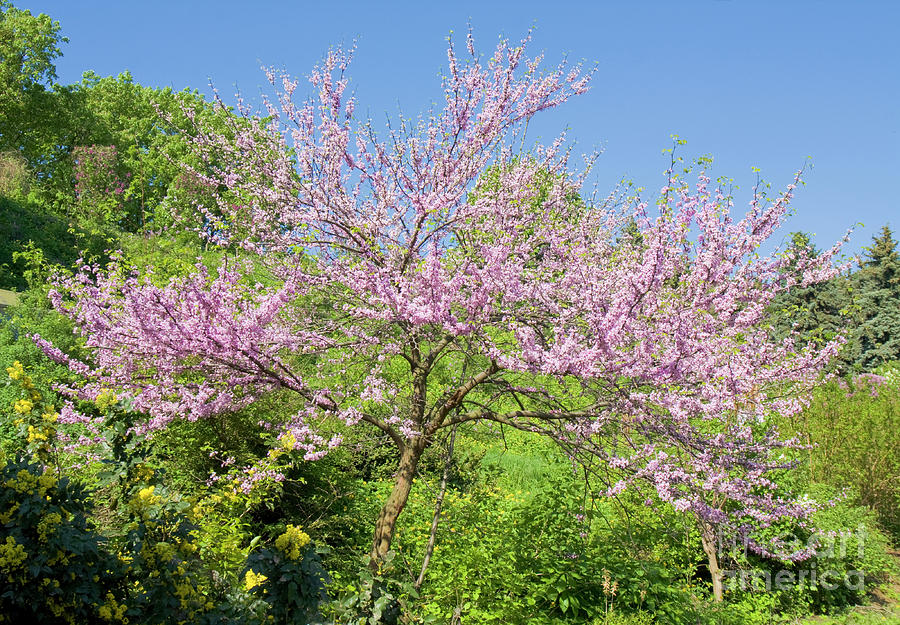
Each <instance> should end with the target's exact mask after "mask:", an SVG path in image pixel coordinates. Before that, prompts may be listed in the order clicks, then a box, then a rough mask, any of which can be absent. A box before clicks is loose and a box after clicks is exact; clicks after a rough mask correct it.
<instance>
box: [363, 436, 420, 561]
mask: <svg viewBox="0 0 900 625" xmlns="http://www.w3.org/2000/svg"><path fill="white" fill-rule="evenodd" d="M424 450H425V439H424V437H419V438H416V439H414V440H412V441H409V442H408V443H407V444H406V445H405V446H404V448H403V449H402V450H401V452H400V464H399V466H398V467H397V473H396V475H395V476H394V488H393V489H392V490H391V494H390V495H389V496H388V498H387V501H385V502H384V506H382V508H381V512H380V513H379V515H378V520H377V521H376V522H375V538H374V539H373V540H372V552H371V553H370V554H369V567H370V568H371V569H372V570H376V569H377V568H378V566H379V565H380V564H381V563H382V562H383V561H384V556H385V554H387V552H388V551H390V549H391V540H393V538H394V527H395V525H396V523H397V518H398V517H399V516H400V513H401V512H402V511H403V508H404V506H406V500H407V499H409V491H410V489H411V488H412V483H413V477H414V476H415V474H416V467H417V466H418V464H419V459H420V458H421V457H422V452H423V451H424Z"/></svg>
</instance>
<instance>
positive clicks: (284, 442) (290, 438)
mask: <svg viewBox="0 0 900 625" xmlns="http://www.w3.org/2000/svg"><path fill="white" fill-rule="evenodd" d="M278 442H279V443H281V449H283V450H284V451H287V452H291V451H293V450H294V446H295V445H296V444H297V437H296V436H294V433H293V432H285V433H284V434H282V435H281V436H280V437H279V438H278Z"/></svg>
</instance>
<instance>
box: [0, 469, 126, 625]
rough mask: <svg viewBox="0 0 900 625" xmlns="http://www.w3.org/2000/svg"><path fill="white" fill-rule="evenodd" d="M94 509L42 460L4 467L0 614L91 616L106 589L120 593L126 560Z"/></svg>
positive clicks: (60, 619)
mask: <svg viewBox="0 0 900 625" xmlns="http://www.w3.org/2000/svg"><path fill="white" fill-rule="evenodd" d="M89 513H90V507H89V505H88V503H87V494H86V493H85V491H84V490H83V489H81V488H80V487H79V486H78V485H77V484H75V483H73V482H71V481H70V480H69V479H67V478H65V477H63V478H59V477H57V476H56V475H55V474H54V473H53V472H52V471H46V470H45V469H44V467H43V466H42V465H40V464H37V463H34V462H30V461H28V460H26V459H19V460H13V461H10V462H7V463H6V464H5V466H3V467H2V468H0V579H2V582H3V583H2V584H0V587H2V588H3V592H2V593H0V614H2V615H3V618H2V619H0V620H2V621H5V622H11V623H23V622H29V623H64V622H68V623H86V622H92V621H94V620H95V619H96V618H97V609H98V606H101V605H104V604H108V603H110V601H109V600H108V599H107V594H109V593H112V596H113V597H115V596H118V597H119V598H121V596H122V592H123V590H124V589H123V586H124V584H123V582H124V574H125V571H124V566H123V564H122V563H121V562H120V561H119V559H118V558H116V557H115V555H114V554H113V553H111V552H110V550H109V549H108V548H107V543H106V541H105V540H104V539H103V538H102V537H101V536H99V535H98V534H97V533H96V532H95V531H94V530H92V529H91V527H90V525H89V521H88V515H89Z"/></svg>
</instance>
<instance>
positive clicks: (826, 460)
mask: <svg viewBox="0 0 900 625" xmlns="http://www.w3.org/2000/svg"><path fill="white" fill-rule="evenodd" d="M894 371H896V370H894ZM887 375H888V381H885V378H883V377H882V376H875V375H869V374H864V375H860V376H858V377H856V378H855V379H850V380H840V379H838V380H833V381H831V382H829V383H827V384H825V385H823V386H821V387H819V388H818V389H817V390H816V392H815V394H814V396H813V401H812V404H811V405H810V406H809V408H807V409H806V410H805V411H804V412H803V413H802V414H801V416H800V417H799V419H800V420H799V422H798V423H797V424H796V425H795V428H796V431H797V432H798V433H801V434H802V433H805V434H804V435H805V436H807V437H808V439H807V440H808V442H809V443H810V444H811V445H813V447H812V449H810V451H809V454H808V463H809V476H810V480H811V481H813V482H819V483H822V484H828V485H831V486H832V487H834V488H844V487H849V488H850V489H851V491H852V492H853V494H854V497H855V501H856V502H858V503H859V504H861V505H863V506H867V507H869V508H871V509H872V510H874V511H876V513H877V515H878V521H879V523H880V524H881V525H882V526H883V527H884V528H885V529H887V530H888V531H889V532H890V533H891V534H892V535H893V536H894V538H895V540H896V539H897V538H900V384H898V382H897V381H896V373H894V374H891V373H888V374H887ZM891 375H893V376H895V377H894V379H893V380H894V381H890V376H891Z"/></svg>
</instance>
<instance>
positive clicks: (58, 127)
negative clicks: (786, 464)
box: [0, 1, 900, 625]
mask: <svg viewBox="0 0 900 625" xmlns="http://www.w3.org/2000/svg"><path fill="white" fill-rule="evenodd" d="M0 11H2V13H0V47H2V49H0V53H2V66H0V288H2V289H8V290H13V291H17V292H18V293H19V299H20V303H19V305H18V306H15V307H12V308H6V309H0V315H2V322H0V363H2V364H3V366H2V367H0V370H2V369H5V373H6V375H5V376H4V379H5V380H6V383H5V384H3V385H0V450H2V456H0V460H2V465H3V466H2V469H0V622H13V623H16V622H42V623H65V622H69V623H96V622H110V623H117V622H118V623H124V622H130V623H182V622H190V623H195V622H196V623H232V622H233V623H248V624H249V623H308V622H337V623H372V624H375V623H398V622H404V623H417V622H421V623H548V624H550V623H560V624H561V623H573V624H574V623H586V622H587V623H597V624H599V623H604V624H607V623H608V624H613V623H619V624H623V625H624V624H627V623H632V624H650V623H660V624H662V623H666V624H668V623H685V624H687V623H698V622H700V623H736V624H737V623H771V622H780V621H784V622H795V621H799V620H802V619H803V618H805V617H807V616H808V615H811V614H828V615H833V617H834V618H837V619H843V618H848V619H851V618H854V619H864V618H866V616H865V615H866V614H867V612H866V611H865V610H869V611H870V612H871V619H872V620H871V621H863V620H854V621H849V622H872V623H874V622H886V621H885V619H886V618H888V617H886V616H885V614H886V612H887V611H888V610H889V608H883V609H880V608H877V607H875V608H872V607H868V606H867V607H866V608H864V609H863V611H860V612H856V613H854V614H855V616H849V617H845V616H842V615H843V614H845V613H846V612H847V610H850V609H852V608H853V607H854V606H858V605H865V604H872V603H873V601H876V600H882V601H885V600H886V601H888V602H890V601H891V600H893V601H896V600H897V599H898V597H896V586H893V588H894V590H893V591H891V588H892V586H891V583H892V580H893V579H896V576H897V571H896V564H895V562H894V560H893V559H892V558H893V556H892V554H894V553H895V552H894V551H892V549H893V546H895V545H896V544H897V541H898V540H900V517H898V512H897V511H898V509H900V369H897V368H896V367H897V363H898V361H900V257H898V252H897V248H896V242H895V241H894V239H893V235H892V233H891V231H890V230H889V228H888V227H887V226H885V227H884V229H883V231H882V233H881V234H880V235H879V236H877V237H876V238H875V239H874V241H873V242H872V245H871V246H870V247H869V248H867V252H866V255H865V257H864V258H862V259H860V260H859V262H858V264H857V265H856V266H853V267H850V268H848V269H847V270H846V271H845V272H843V273H840V275H837V276H835V277H833V278H831V279H829V280H828V281H825V282H822V283H819V284H815V285H812V286H809V287H799V286H798V287H795V288H793V289H791V290H790V291H789V292H787V294H785V295H784V296H781V297H779V298H778V299H777V300H776V301H775V302H773V304H772V306H771V307H770V309H769V311H768V315H769V316H770V318H771V320H772V323H773V325H774V327H775V330H774V331H775V332H780V333H781V334H783V335H785V334H787V333H788V332H789V331H791V330H795V331H799V332H802V333H804V335H807V336H809V337H810V338H811V339H812V340H813V341H819V342H821V343H823V344H824V343H827V342H828V341H830V340H832V339H833V338H834V337H835V336H836V335H837V334H839V333H842V332H843V333H845V334H846V336H847V344H846V345H845V346H844V348H843V349H842V351H841V353H840V356H839V358H838V360H837V362H836V363H835V364H834V365H833V366H834V370H833V372H834V375H833V377H831V378H830V379H829V380H827V381H822V382H821V384H820V385H819V386H818V388H817V389H816V390H815V393H814V395H813V399H812V401H811V403H810V405H809V406H808V407H807V408H806V409H804V410H803V411H802V412H800V413H799V414H798V415H796V416H795V417H793V418H791V419H786V420H784V421H783V422H780V423H779V424H778V426H779V428H780V429H781V430H782V432H783V434H784V435H785V436H791V435H797V436H798V437H799V438H800V440H801V441H802V442H804V443H806V444H808V447H798V448H788V449H786V450H785V453H787V454H790V455H791V456H792V457H791V458H790V459H791V460H794V461H795V462H796V463H797V466H796V468H795V469H793V470H783V471H779V472H778V473H777V481H778V482H779V485H780V486H782V487H783V488H784V489H785V492H791V493H805V494H808V495H809V496H810V497H812V498H814V499H815V500H816V501H818V502H821V505H820V506H819V507H818V509H817V511H816V512H815V513H814V514H813V515H812V517H811V519H810V522H809V523H803V522H800V521H799V520H798V521H797V522H796V523H792V522H791V521H790V520H781V521H779V523H778V524H776V525H774V526H772V527H770V528H768V529H767V530H766V531H767V532H768V533H769V534H770V536H769V537H770V538H774V537H776V536H779V537H781V538H782V539H783V540H782V542H783V543H785V544H786V545H787V547H789V548H792V547H804V546H814V547H817V553H816V555H815V556H813V557H812V558H810V559H806V560H799V561H794V560H784V559H780V558H777V557H775V558H772V557H762V556H760V555H759V554H757V553H755V552H754V551H753V550H748V549H746V548H745V545H742V544H740V543H736V544H733V545H730V544H728V543H727V542H725V543H722V542H720V549H719V550H718V553H717V564H718V566H719V567H720V568H721V569H722V570H723V571H724V580H725V584H724V586H725V594H724V601H721V602H718V601H715V600H714V598H713V584H712V578H713V575H712V574H711V571H710V567H711V562H712V561H711V559H710V557H709V554H708V553H705V552H704V548H703V543H704V540H703V539H704V536H703V529H704V527H703V525H702V524H699V523H698V522H697V520H696V518H695V517H694V516H693V515H692V514H689V513H686V512H684V511H680V510H677V509H676V507H675V506H674V505H672V504H671V503H669V502H666V501H664V500H662V499H661V498H660V495H659V494H658V493H657V492H656V491H655V490H654V489H653V488H646V487H645V488H640V487H636V488H633V489H629V490H626V491H624V492H622V493H620V494H618V495H616V496H614V497H604V496H602V493H604V492H606V490H607V486H608V483H609V482H610V481H611V480H612V481H614V480H615V475H613V476H610V475H609V474H608V473H604V472H608V471H610V470H611V469H610V468H609V467H601V470H600V471H597V467H596V466H593V467H592V469H593V471H590V470H586V469H585V468H584V467H583V466H582V465H579V464H578V463H574V462H573V461H572V459H571V457H570V456H569V455H567V454H566V453H564V450H562V449H561V448H560V447H559V446H558V445H556V444H555V443H554V442H552V441H551V440H549V439H548V438H546V437H539V436H535V435H533V434H529V433H526V432H522V431H519V430H516V429H512V428H508V427H504V426H503V425H502V424H500V425H499V426H497V425H496V424H493V425H488V424H482V423H472V422H465V421H463V422H460V423H459V424H458V425H455V426H453V427H452V428H447V429H445V430H443V431H440V432H439V433H438V435H437V436H436V437H435V440H434V442H433V443H432V444H431V445H430V446H429V447H428V448H427V449H425V450H424V451H423V453H422V457H421V459H420V461H419V462H418V466H417V468H416V475H415V480H414V481H413V483H412V486H411V491H410V493H409V499H408V502H407V503H406V508H405V510H404V511H403V514H402V515H401V516H400V517H399V519H398V520H397V526H396V529H395V530H394V535H393V542H392V544H391V550H390V552H389V553H388V554H387V555H386V556H385V557H384V558H383V559H382V560H381V561H380V562H379V563H378V566H377V567H372V566H371V561H370V558H369V556H368V555H367V554H368V553H369V551H370V549H371V545H372V528H373V527H374V522H375V519H376V517H378V515H379V511H380V510H381V507H382V504H383V502H384V501H385V499H386V498H387V497H388V494H389V493H390V492H391V490H392V485H393V483H394V475H393V473H394V471H395V469H396V467H397V461H396V455H397V454H396V452H395V449H394V447H393V446H392V443H391V440H390V438H389V435H388V434H386V433H376V432H375V431H374V430H368V431H367V430H359V429H356V428H348V427H344V426H343V425H342V424H341V423H340V422H336V423H331V424H330V426H329V427H332V428H333V429H334V432H327V434H332V433H339V434H340V435H341V436H343V444H342V445H341V446H340V447H338V448H336V449H334V450H332V451H331V452H330V453H328V455H326V456H324V458H322V459H319V460H316V461H314V462H311V461H307V460H305V459H304V453H303V450H299V451H298V448H297V446H296V442H297V441H296V440H291V439H290V438H289V436H288V435H285V434H283V433H281V432H280V431H279V430H278V429H275V428H270V429H267V428H260V427H259V424H260V423H261V422H266V423H277V422H278V421H279V420H281V419H284V418H285V414H286V413H287V412H290V411H291V410H292V409H296V406H295V405H294V404H295V402H296V400H295V399H293V398H292V396H291V395H290V394H289V393H288V392H287V390H286V389H274V390H272V391H271V392H268V393H266V394H265V396H263V397H262V398H261V399H259V400H258V401H256V402H254V403H252V404H249V405H248V406H246V407H243V408H241V409H238V410H232V411H228V412H225V413H223V414H218V415H215V416H214V417H212V418H208V419H194V420H191V419H183V420H176V421H174V422H173V423H172V424H171V425H170V426H169V427H168V428H167V429H164V430H161V431H158V432H155V433H154V434H153V435H152V436H149V435H146V434H143V433H140V432H138V431H135V430H134V429H133V428H132V426H133V425H135V424H139V423H141V420H142V418H143V415H141V414H138V413H137V412H136V411H135V410H134V409H133V406H132V405H131V403H130V398H129V397H128V396H127V395H124V394H122V393H121V392H120V391H118V389H113V388H109V389H103V391H102V392H100V393H95V394H94V395H93V396H92V397H90V398H86V397H81V398H77V397H74V398H73V396H72V394H71V393H68V392H66V388H67V387H74V386H77V385H78V384H79V380H78V378H77V376H74V375H73V374H72V373H71V371H70V370H69V368H68V367H64V366H61V365H60V364H57V363H56V362H54V361H53V360H51V359H49V358H48V357H47V356H46V355H45V353H44V351H42V350H41V349H39V348H38V347H37V346H36V345H35V343H34V341H33V340H32V339H31V336H32V335H34V334H38V335H40V336H41V337H43V339H46V340H49V341H50V342H52V343H53V345H55V346H56V347H58V348H60V349H62V350H64V351H65V352H67V353H69V354H72V355H75V356H79V357H84V358H85V359H89V353H88V352H87V351H86V350H84V337H81V336H79V335H77V334H75V333H74V332H73V325H72V323H71V321H70V320H69V319H67V318H66V317H64V316H62V315H59V314H58V313H57V312H56V311H55V310H54V309H53V307H52V306H51V304H50V302H49V301H48V292H49V290H50V282H51V280H52V277H53V276H54V275H56V276H59V275H60V274H59V272H63V273H64V274H68V275H71V272H72V271H74V270H75V267H76V266H77V265H78V263H79V258H83V259H86V260H87V261H88V262H91V263H99V264H105V263H107V262H108V261H109V260H110V250H122V252H121V253H120V254H119V255H118V256H117V258H118V262H119V263H120V264H121V266H123V267H136V268H141V267H147V266H151V265H152V266H153V267H154V271H155V272H156V274H155V275H156V278H157V279H158V280H159V281H160V282H162V281H164V280H166V279H168V278H169V277H170V276H181V275H185V274H186V272H188V271H190V270H192V269H193V267H194V264H195V263H196V262H197V259H198V258H200V259H201V262H202V263H205V264H206V265H207V266H210V267H212V266H214V265H215V263H217V262H218V261H219V260H220V259H221V258H223V257H229V255H230V257H231V258H235V259H238V257H239V255H240V251H239V250H237V249H234V248H227V247H225V248H222V247H217V246H215V245H211V244H210V242H209V239H208V238H207V239H204V238H201V237H199V236H198V234H197V231H198V230H200V229H202V228H203V227H208V226H209V224H210V223H211V219H213V218H215V217H216V210H217V206H218V205H217V202H216V198H217V196H218V195H221V194H227V193H230V192H231V190H230V189H225V188H221V187H213V186H211V185H210V184H209V183H208V182H205V181H204V180H202V179H200V178H198V177H196V176H192V175H189V174H188V173H186V172H189V171H196V170H197V169H198V168H201V167H203V166H204V165H205V163H203V162H202V161H201V160H200V159H198V156H197V154H196V153H194V152H192V151H191V150H190V149H189V145H188V144H189V139H187V138H186V137H189V136H190V134H191V132H192V131H193V130H194V129H195V128H196V127H198V126H202V127H204V128H207V129H208V128H213V129H219V131H220V132H222V133H225V134H229V133H231V134H232V135H233V134H238V133H239V132H240V130H241V129H245V128H246V127H247V123H248V122H247V120H246V119H245V118H243V117H241V116H240V115H237V114H234V113H232V112H229V111H227V110H222V109H217V108H215V107H214V106H212V105H211V104H209V103H207V102H205V101H204V100H203V99H202V98H201V97H200V96H199V95H198V94H197V93H194V92H182V93H172V92H171V91H170V90H158V89H150V88H146V87H142V86H140V85H137V84H135V83H134V81H133V80H132V78H131V77H130V76H128V75H127V74H124V75H121V76H119V77H99V76H96V75H94V74H92V73H87V74H85V77H84V79H83V80H82V82H81V83H79V84H76V85H59V84H57V83H56V77H55V72H54V66H53V60H54V59H55V58H57V57H58V56H59V55H60V54H61V51H60V45H61V44H62V43H63V42H64V39H62V38H61V35H60V27H59V25H58V24H57V23H55V22H53V21H52V20H51V19H50V18H48V17H47V16H43V15H42V16H34V15H31V14H30V13H29V12H27V11H22V10H19V9H16V8H14V7H13V6H12V5H10V4H9V3H8V2H5V1H3V2H0ZM491 184H492V182H491V180H490V179H488V180H487V181H485V183H484V185H483V186H482V187H481V190H482V192H484V189H485V188H489V187H490V185H491ZM538 192H540V191H538ZM567 201H571V202H575V201H576V200H574V199H573V198H568V200H567ZM175 224H177V225H178V228H175V227H173V225H175ZM793 252H794V253H795V254H796V255H797V256H798V257H801V256H808V257H814V256H816V255H817V251H816V250H814V249H812V248H811V246H810V244H809V240H808V238H806V237H805V236H804V235H802V234H797V235H795V237H794V247H793ZM55 279H58V278H55ZM268 279H271V276H269V275H267V274H266V273H265V272H264V271H263V270H262V269H260V270H259V271H258V273H257V274H256V280H258V281H259V282H265V281H266V280H268ZM317 305H320V306H323V307H327V306H328V305H329V302H324V303H323V302H318V303H317ZM300 365H303V363H300ZM7 367H8V368H7ZM325 434H326V433H323V435H325ZM245 467H254V472H255V473H254V474H252V475H250V478H249V479H248V474H247V473H246V472H245V471H244V470H243V469H244V468H245ZM892 592H893V593H894V596H893V598H892V595H891V593H892Z"/></svg>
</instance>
